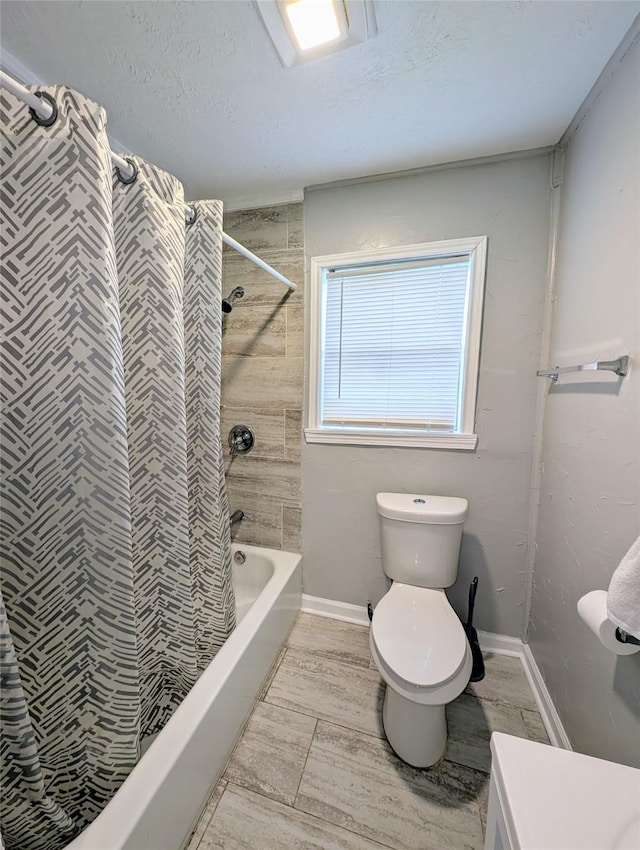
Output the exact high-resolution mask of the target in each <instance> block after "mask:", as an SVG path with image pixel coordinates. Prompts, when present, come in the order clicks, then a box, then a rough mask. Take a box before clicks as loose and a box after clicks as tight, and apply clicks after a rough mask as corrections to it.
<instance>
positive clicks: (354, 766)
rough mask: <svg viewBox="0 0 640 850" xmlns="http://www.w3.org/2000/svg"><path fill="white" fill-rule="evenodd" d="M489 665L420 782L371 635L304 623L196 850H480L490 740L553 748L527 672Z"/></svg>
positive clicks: (455, 708) (303, 618)
mask: <svg viewBox="0 0 640 850" xmlns="http://www.w3.org/2000/svg"><path fill="white" fill-rule="evenodd" d="M485 665H486V677H485V679H484V680H483V681H482V682H479V683H478V684H475V685H470V686H469V687H468V688H467V690H466V691H465V693H464V694H463V695H462V696H461V697H460V698H459V699H457V700H456V701H455V702H453V703H452V704H451V705H450V706H448V709H447V720H448V726H449V740H448V746H447V754H446V758H445V759H444V761H442V762H441V763H440V764H439V765H438V766H437V767H434V768H431V769H430V770H418V769H416V768H413V767H409V765H407V764H405V763H404V762H402V761H400V759H398V758H397V756H395V754H394V753H393V751H392V750H391V748H390V747H389V745H388V744H387V742H386V740H385V739H384V733H383V730H382V719H381V709H382V698H383V696H384V685H383V683H382V680H381V678H380V676H379V674H378V672H377V670H376V669H375V666H374V665H373V663H372V661H371V654H370V652H369V630H368V629H367V628H365V627H363V626H355V625H351V624H350V623H343V622H340V621H338V620H330V619H326V618H323V617H314V616H311V615H309V614H301V615H300V617H299V618H298V621H297V623H296V625H295V626H294V628H293V630H292V631H291V634H290V636H289V639H288V641H287V645H286V649H285V650H284V651H283V652H282V653H281V654H280V657H279V658H278V660H277V662H276V664H275V666H274V669H273V670H272V672H271V674H270V677H269V679H268V681H267V683H266V684H265V687H264V688H263V691H262V694H261V695H260V699H259V701H258V702H257V704H256V707H255V709H254V711H253V713H252V715H251V718H250V719H249V722H248V724H247V727H246V729H245V731H244V734H243V736H242V738H241V739H240V741H239V742H238V744H237V746H236V748H235V750H234V753H233V755H232V757H231V760H230V762H229V764H228V766H227V769H226V771H225V773H224V776H223V778H222V779H221V781H220V783H219V784H218V786H217V788H216V790H215V791H214V793H213V795H212V797H211V799H210V801H209V803H208V805H207V808H206V809H205V812H204V814H203V816H202V818H201V819H200V822H199V824H198V826H197V828H196V830H195V832H194V834H193V837H192V839H191V843H190V844H189V848H188V850H213V849H214V848H224V850H240V848H242V850H288V848H291V850H312V848H313V849H314V850H315V848H319V850H367V848H368V850H375V848H378V850H380V848H394V850H409V848H411V850H445V848H450V850H470V849H471V848H473V850H480V848H482V844H483V827H484V819H485V813H486V805H487V796H488V787H489V770H490V766H491V757H490V751H489V738H490V736H491V733H492V732H494V731H501V732H508V733H509V734H511V735H518V736H520V737H523V738H530V739H532V740H536V741H544V742H547V740H548V739H547V736H546V733H545V730H544V726H543V724H542V721H541V718H540V715H539V713H538V710H537V708H536V704H535V700H534V698H533V694H532V693H531V689H530V688H529V685H528V682H527V680H526V677H525V675H524V671H523V668H522V665H521V663H520V661H519V659H518V658H511V657H506V656H502V655H496V656H485Z"/></svg>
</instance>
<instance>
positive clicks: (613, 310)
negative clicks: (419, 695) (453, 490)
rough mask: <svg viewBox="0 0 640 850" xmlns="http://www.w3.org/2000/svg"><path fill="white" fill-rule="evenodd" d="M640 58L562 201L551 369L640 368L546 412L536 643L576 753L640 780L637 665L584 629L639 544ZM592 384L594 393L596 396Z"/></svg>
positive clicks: (621, 74)
mask: <svg viewBox="0 0 640 850" xmlns="http://www.w3.org/2000/svg"><path fill="white" fill-rule="evenodd" d="M639 80H640V46H639V45H638V44H636V46H635V48H634V49H633V50H632V52H631V53H630V54H628V56H627V58H626V60H625V61H624V63H623V64H622V66H621V67H620V69H619V71H618V73H617V75H616V76H615V77H614V78H613V79H612V80H611V81H610V82H609V83H608V85H607V87H606V89H605V90H604V91H603V93H602V94H601V96H600V97H599V98H598V99H597V101H596V103H595V105H594V107H593V109H592V110H591V112H590V113H589V114H588V115H587V117H586V119H585V120H584V122H583V123H582V124H581V125H580V127H579V129H578V131H577V133H576V134H575V135H574V137H573V138H572V140H571V142H570V144H569V149H568V152H567V159H566V170H565V180H564V185H563V187H562V196H561V213H560V225H559V246H558V265H557V278H556V290H557V300H556V305H555V314H554V330H553V335H552V352H553V354H552V357H551V360H552V362H554V363H555V362H557V363H564V364H570V363H572V362H581V361H583V362H588V361H591V360H595V359H598V358H602V359H610V358H611V357H616V356H618V355H620V354H630V355H631V357H632V358H633V363H632V368H631V373H630V374H629V376H628V377H627V378H625V379H624V380H623V381H621V382H620V383H619V382H618V381H617V380H616V379H615V378H614V377H613V376H609V377H607V378H603V379H598V376H597V375H592V376H587V375H585V376H584V377H580V378H577V379H576V380H575V381H569V380H567V379H566V378H565V379H563V381H562V385H560V384H558V386H556V387H553V388H551V389H550V391H549V394H548V398H547V401H546V407H545V420H544V446H543V477H542V489H541V502H540V510H539V525H538V531H537V557H536V561H535V570H534V583H533V599H532V609H531V622H530V629H529V640H530V644H531V648H532V650H533V654H534V656H535V659H536V661H537V663H538V665H539V666H540V668H541V670H542V672H543V675H544V677H545V680H546V682H547V685H548V687H549V690H550V692H551V695H552V697H553V699H554V702H555V704H556V706H557V708H558V710H559V712H560V715H561V717H562V720H563V722H564V724H565V727H566V729H567V732H568V734H569V736H570V738H571V739H572V742H573V744H574V746H575V748H576V749H577V750H580V751H582V752H586V753H590V754H592V755H595V756H600V757H603V758H607V759H610V760H613V761H618V762H623V763H628V764H634V765H638V766H640V654H638V655H634V656H627V657H625V658H621V657H616V656H614V655H613V654H612V653H610V652H608V651H607V650H605V649H604V648H603V647H602V646H601V645H600V644H599V643H598V641H597V640H596V638H595V637H594V636H593V635H592V634H591V632H589V631H588V630H587V628H586V626H584V625H583V623H582V622H581V621H580V620H579V619H578V616H577V614H576V602H577V600H578V598H579V597H580V596H581V595H582V594H584V593H587V592H588V591H590V590H594V589H596V588H604V589H606V588H607V587H608V584H609V580H610V578H611V574H612V572H613V570H614V568H615V566H616V565H617V564H618V562H619V561H620V558H621V557H622V556H623V555H624V553H625V552H626V550H627V549H628V547H629V546H630V544H631V543H632V542H633V540H634V539H635V537H636V536H637V535H638V532H639V530H640V517H639V508H638V501H639V499H638V496H639V483H640V479H639V475H640V466H639V460H638V455H639V444H640V404H639V395H640V371H639V364H640V361H639V360H638V357H639V354H640V352H639V350H638V349H639V340H640V326H639V299H638V296H639V290H640V261H639V239H640V220H639V205H640V197H639V195H640V192H639V183H640V153H639V152H640V126H639V125H640V118H639V112H638V104H639V103H640V91H639V89H640V85H639V82H638V81H639ZM594 381H595V382H594Z"/></svg>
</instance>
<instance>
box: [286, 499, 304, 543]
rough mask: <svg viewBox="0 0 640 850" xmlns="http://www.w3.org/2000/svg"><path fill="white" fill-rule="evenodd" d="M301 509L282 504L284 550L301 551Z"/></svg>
mask: <svg viewBox="0 0 640 850" xmlns="http://www.w3.org/2000/svg"><path fill="white" fill-rule="evenodd" d="M301 527H302V511H301V510H300V508H293V507H291V506H290V505H283V506H282V548H283V549H284V550H285V552H302V541H301V539H300V530H301Z"/></svg>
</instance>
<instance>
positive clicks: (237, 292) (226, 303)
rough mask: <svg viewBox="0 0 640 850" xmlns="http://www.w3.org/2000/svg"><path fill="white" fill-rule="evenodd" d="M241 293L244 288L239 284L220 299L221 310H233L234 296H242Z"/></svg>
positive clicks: (242, 293) (225, 311) (224, 311)
mask: <svg viewBox="0 0 640 850" xmlns="http://www.w3.org/2000/svg"><path fill="white" fill-rule="evenodd" d="M243 295H244V289H243V288H242V287H241V286H236V287H235V288H234V289H232V290H231V293H230V294H229V295H228V297H227V298H223V299H222V312H223V313H230V312H231V311H232V310H233V302H234V301H235V300H236V298H242V296H243Z"/></svg>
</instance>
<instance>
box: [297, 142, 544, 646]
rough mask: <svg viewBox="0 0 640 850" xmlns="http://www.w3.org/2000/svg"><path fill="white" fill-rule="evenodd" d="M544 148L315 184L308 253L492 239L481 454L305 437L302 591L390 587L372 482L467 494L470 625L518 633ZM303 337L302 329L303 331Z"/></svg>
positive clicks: (350, 595)
mask: <svg viewBox="0 0 640 850" xmlns="http://www.w3.org/2000/svg"><path fill="white" fill-rule="evenodd" d="M548 171H549V158H548V157H546V156H542V157H532V158H528V159H519V160H511V161H503V162H498V163H492V164H490V165H482V166H474V167H466V168H464V167H458V168H452V169H450V170H445V171H438V172H430V173H429V172H428V173H425V174H422V175H418V176H415V175H414V176H411V177H404V178H394V179H388V180H379V181H375V182H368V183H360V184H356V185H351V186H342V187H335V188H327V189H324V190H315V191H312V192H309V193H308V194H307V196H306V198H305V207H304V210H305V254H306V261H307V267H308V261H309V258H310V257H312V256H314V255H321V254H334V253H335V254H338V253H341V252H346V251H355V250H364V249H369V248H372V247H377V246H387V245H404V244H410V243H415V242H426V241H433V240H438V239H452V238H458V237H464V236H480V235H484V234H486V235H487V236H488V237H489V254H488V268H487V289H486V296H485V309H484V333H483V347H482V356H481V366H480V384H479V401H478V425H477V433H478V435H479V443H478V448H477V451H475V452H453V451H441V450H435V449H412V448H384V447H366V448H363V447H354V446H335V445H334V446H326V445H318V444H303V455H302V476H303V478H302V481H303V495H302V500H303V502H302V503H303V512H302V515H303V532H302V538H303V552H304V590H305V592H306V593H308V594H311V595H314V596H320V597H324V598H328V599H336V600H341V601H344V602H351V603H356V604H364V602H365V600H366V599H372V600H373V601H374V602H376V601H377V600H378V599H379V598H380V597H381V596H382V594H383V593H384V592H385V591H386V589H387V581H386V579H385V577H384V574H383V572H382V568H381V562H380V551H379V542H378V524H377V516H376V511H375V494H376V492H378V491H385V490H387V491H398V492H412V491H413V492H422V493H436V494H443V495H460V496H465V497H466V498H468V500H469V503H470V518H469V520H468V522H467V525H466V529H465V535H464V542H463V550H462V558H461V567H460V574H459V578H458V582H457V584H456V586H455V587H454V588H453V589H452V591H450V597H451V599H452V602H453V604H454V606H455V607H456V608H457V610H458V611H459V612H464V610H465V608H466V596H467V588H468V583H469V581H470V580H471V578H472V577H473V575H475V574H477V575H479V576H480V591H479V594H478V601H477V605H476V615H477V619H476V625H477V626H478V627H479V628H482V629H488V630H491V631H494V632H499V633H503V634H508V635H517V636H521V635H522V633H523V630H524V607H525V598H526V583H527V575H526V572H527V532H528V515H529V487H530V471H531V454H532V446H533V438H534V435H533V423H534V421H535V400H536V381H537V379H536V377H535V371H536V368H537V366H538V363H537V359H538V352H539V347H540V327H541V325H542V308H543V300H544V292H545V279H546V264H547V245H548V236H549V179H548ZM307 338H308V335H307Z"/></svg>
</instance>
